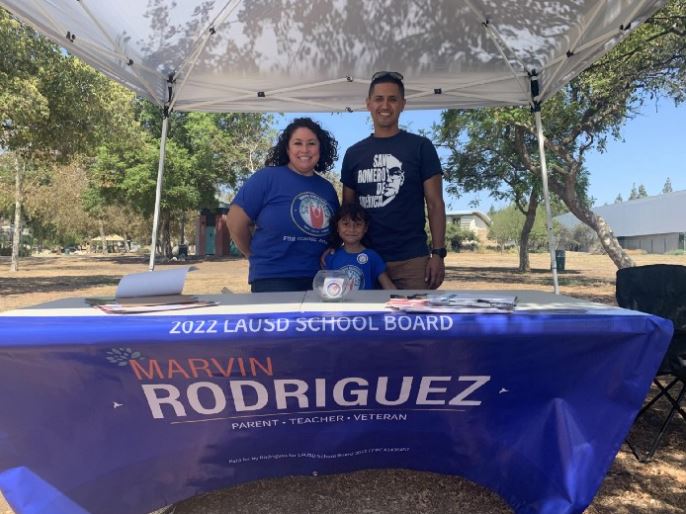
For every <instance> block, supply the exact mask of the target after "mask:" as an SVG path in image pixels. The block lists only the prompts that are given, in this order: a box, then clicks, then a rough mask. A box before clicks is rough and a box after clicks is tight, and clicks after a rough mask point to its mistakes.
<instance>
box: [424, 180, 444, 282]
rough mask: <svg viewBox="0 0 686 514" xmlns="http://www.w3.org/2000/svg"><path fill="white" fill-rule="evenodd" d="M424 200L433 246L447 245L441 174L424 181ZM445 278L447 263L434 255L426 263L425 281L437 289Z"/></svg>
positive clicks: (442, 246) (441, 246)
mask: <svg viewBox="0 0 686 514" xmlns="http://www.w3.org/2000/svg"><path fill="white" fill-rule="evenodd" d="M424 200H425V201H426V209H427V212H428V217H429V231H430V232H431V246H432V248H444V247H445V203H444V202H443V178H442V177H441V175H440V174H437V175H434V176H433V177H431V178H428V179H426V180H425V181H424ZM444 278H445V263H444V262H443V259H442V258H441V257H439V256H438V255H432V256H431V258H430V259H429V263H428V264H427V265H426V277H425V279H424V280H425V281H426V284H427V287H428V288H429V289H437V288H438V287H439V286H440V285H441V284H442V283H443V279H444Z"/></svg>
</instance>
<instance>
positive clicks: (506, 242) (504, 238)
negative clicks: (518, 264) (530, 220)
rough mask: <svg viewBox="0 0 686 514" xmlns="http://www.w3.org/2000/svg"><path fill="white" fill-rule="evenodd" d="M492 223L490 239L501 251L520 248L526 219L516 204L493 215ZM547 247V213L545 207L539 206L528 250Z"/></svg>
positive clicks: (489, 232)
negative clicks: (510, 247)
mask: <svg viewBox="0 0 686 514" xmlns="http://www.w3.org/2000/svg"><path fill="white" fill-rule="evenodd" d="M491 221H492V222H493V223H492V224H491V226H490V228H489V230H488V238H489V239H492V240H494V241H495V243H496V245H497V246H498V247H499V248H501V249H504V248H506V247H507V246H516V247H517V248H519V243H520V242H521V240H522V239H521V237H522V228H523V227H524V221H525V217H524V214H522V212H521V211H520V210H519V209H518V208H517V207H516V206H515V205H514V204H510V205H509V206H508V207H505V208H504V209H501V210H499V211H496V212H495V213H493V215H492V216H491ZM546 245H547V232H546V226H545V212H544V207H543V206H539V208H538V210H537V213H536V221H535V222H534V226H533V227H532V229H531V232H530V234H529V247H528V250H532V251H539V250H541V249H545V248H546Z"/></svg>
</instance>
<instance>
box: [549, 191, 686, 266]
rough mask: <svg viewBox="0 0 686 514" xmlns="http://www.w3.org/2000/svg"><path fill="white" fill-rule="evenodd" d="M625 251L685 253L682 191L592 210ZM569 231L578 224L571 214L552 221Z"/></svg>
mask: <svg viewBox="0 0 686 514" xmlns="http://www.w3.org/2000/svg"><path fill="white" fill-rule="evenodd" d="M593 212H594V213H596V214H597V215H599V216H602V217H603V219H604V220H605V221H606V222H607V223H608V225H610V227H611V228H612V231H613V232H614V234H615V236H616V237H617V240H618V241H619V244H620V245H621V246H622V248H624V249H626V250H645V251H646V252H648V253H669V252H673V251H675V250H686V240H684V234H686V191H674V192H672V193H666V194H663V195H657V196H647V197H645V198H639V199H638V200H628V201H626V202H620V203H614V204H611V205H603V206H601V207H595V208H594V209H593ZM555 219H556V220H557V221H559V222H560V224H562V225H563V226H565V227H567V228H568V229H570V230H573V229H574V227H576V226H577V225H579V224H581V222H580V221H579V220H578V219H577V218H576V216H574V215H573V214H572V213H567V214H563V215H561V216H557V217H556V218H555Z"/></svg>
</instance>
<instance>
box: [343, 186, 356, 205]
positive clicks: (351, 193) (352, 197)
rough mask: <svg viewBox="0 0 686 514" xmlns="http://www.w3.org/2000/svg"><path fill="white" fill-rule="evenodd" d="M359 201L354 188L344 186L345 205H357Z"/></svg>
mask: <svg viewBox="0 0 686 514" xmlns="http://www.w3.org/2000/svg"><path fill="white" fill-rule="evenodd" d="M356 201H357V193H356V192H355V190H354V189H353V188H352V187H348V186H343V204H344V205H345V204H346V203H355V202H356Z"/></svg>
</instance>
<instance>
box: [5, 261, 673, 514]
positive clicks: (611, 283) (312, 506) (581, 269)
mask: <svg viewBox="0 0 686 514" xmlns="http://www.w3.org/2000/svg"><path fill="white" fill-rule="evenodd" d="M632 258H633V259H634V260H635V261H636V263H637V264H639V265H640V264H653V263H669V264H682V265H686V256H669V255H643V254H634V255H632ZM549 261H550V258H549V256H548V254H533V255H532V256H531V264H532V271H531V272H529V273H518V272H517V271H516V268H517V256H516V255H515V254H497V253H460V254H450V255H449V256H448V258H447V260H446V281H445V283H444V285H443V287H442V289H458V290H459V289H501V290H502V289H536V290H542V291H552V288H553V286H552V277H551V275H550V272H549V271H548V269H549ZM180 264H183V263H180ZM185 264H191V265H193V266H194V267H195V268H196V270H195V271H193V272H192V273H190V274H189V276H188V279H187V281H186V287H185V289H184V292H185V293H187V294H220V293H223V292H229V291H231V292H234V293H242V292H248V284H247V262H246V261H245V260H244V259H235V258H230V259H206V260H194V259H191V260H190V261H188V262H186V263H185ZM565 264H566V271H565V272H562V273H560V290H561V293H562V294H566V295H570V296H575V297H578V298H585V299H590V300H593V301H597V302H602V303H607V304H614V303H615V301H614V288H615V273H616V268H615V266H614V264H613V263H612V261H611V260H610V259H609V258H608V257H607V256H604V255H589V254H582V253H575V252H567V254H566V263H565ZM178 265H179V264H175V263H170V264H162V265H159V266H157V269H165V268H167V267H170V266H178ZM147 268H148V262H147V259H146V258H145V257H141V256H133V255H124V256H121V255H117V256H81V255H73V256H60V257H57V256H49V257H31V258H26V259H22V261H21V262H20V270H19V271H18V272H17V273H9V271H8V269H9V259H8V258H6V257H0V311H6V310H10V309H16V308H21V307H26V306H29V305H35V304H37V303H43V302H46V301H51V300H56V299H60V298H66V297H84V296H107V295H113V294H114V291H115V289H116V285H117V282H118V281H119V279H120V278H121V277H122V276H123V275H126V274H129V273H136V272H141V271H146V270H147ZM662 407H663V409H664V408H666V405H663V406H662ZM658 425H659V420H658V419H657V418H656V417H649V418H646V419H645V421H642V422H640V423H637V424H636V425H635V426H634V428H633V429H632V432H631V434H630V437H632V440H634V439H635V440H637V441H646V440H647V438H648V436H649V434H650V433H651V431H652V430H654V429H655V428H656V427H657V426H658ZM220 512H222V513H239V512H240V513H242V512H245V513H251V514H257V513H270V514H273V513H292V512H320V513H336V514H353V513H354V514H357V513H360V512H365V513H369V514H374V513H376V514H389V513H406V512H413V513H425V514H429V513H435V514H439V513H440V514H452V513H455V514H457V513H472V514H480V513H484V514H486V513H489V514H491V513H492V514H498V513H506V512H511V511H510V509H509V508H508V507H507V506H506V505H505V504H504V502H503V501H502V499H500V498H499V497H498V496H497V495H496V494H494V493H491V492H490V491H488V490H486V489H484V488H482V487H480V486H478V485H475V484H473V483H471V482H468V481H467V480H464V479H461V478H458V477H449V476H442V475H434V474H431V473H418V472H411V471H405V470H376V471H360V472H357V473H347V474H342V475H336V476H328V477H287V478H283V479H278V480H260V481H257V482H253V483H250V484H245V485H241V486H237V487H233V488H230V489H225V490H222V491H217V492H214V493H209V494H204V495H200V496H197V497H195V498H193V499H190V500H187V501H184V502H182V503H180V504H178V505H177V506H176V509H175V514H218V513H220ZM683 512H686V423H684V420H682V419H680V418H679V417H678V416H677V417H676V418H675V419H674V420H673V421H672V423H671V424H670V428H669V430H668V432H667V434H666V436H665V440H664V442H663V444H662V445H661V447H660V449H658V452H657V454H656V458H655V460H654V461H652V462H650V463H648V464H640V463H639V462H637V461H636V459H635V458H634V456H633V454H632V453H631V451H630V450H629V449H628V447H627V446H626V445H624V446H623V447H622V449H621V450H620V452H619V454H618V455H617V458H616V459H615V461H614V463H613V464H612V467H611V469H610V471H609V473H608V475H607V476H606V478H605V480H604V482H603V484H602V486H601V488H600V491H599V492H598V494H597V495H596V498H595V500H594V502H593V504H592V505H591V506H590V507H589V508H588V509H587V510H586V514H643V513H651V514H677V513H683ZM0 514H12V510H11V509H10V508H9V506H8V505H7V504H6V502H5V501H4V499H3V498H2V495H1V494H0ZM122 514H126V513H122Z"/></svg>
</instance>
